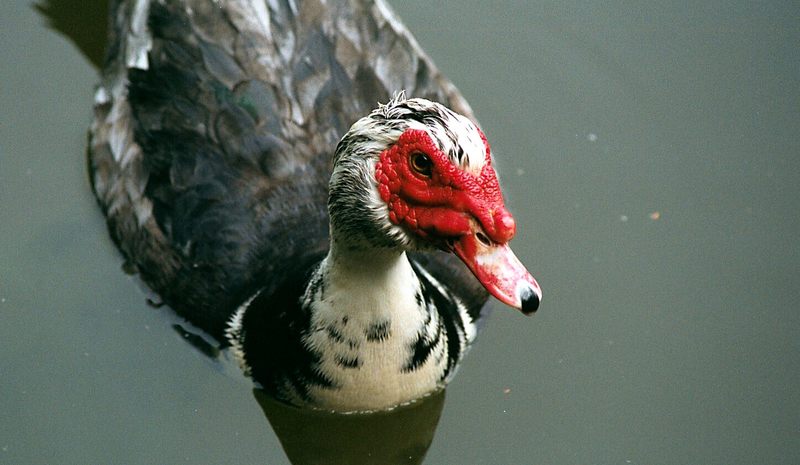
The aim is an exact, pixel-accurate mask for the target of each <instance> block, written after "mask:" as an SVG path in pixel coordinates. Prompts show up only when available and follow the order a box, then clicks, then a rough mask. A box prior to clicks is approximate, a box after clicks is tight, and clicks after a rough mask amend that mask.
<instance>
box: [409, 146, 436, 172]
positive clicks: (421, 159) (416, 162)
mask: <svg viewBox="0 0 800 465" xmlns="http://www.w3.org/2000/svg"><path fill="white" fill-rule="evenodd" d="M409 161H410V162H411V169H413V170H414V171H416V172H417V173H419V174H421V175H423V176H426V177H431V171H432V170H433V162H432V161H431V159H430V157H428V156H427V155H425V154H424V153H422V152H414V153H412V154H411V157H409Z"/></svg>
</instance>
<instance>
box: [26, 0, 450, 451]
mask: <svg viewBox="0 0 800 465" xmlns="http://www.w3.org/2000/svg"><path fill="white" fill-rule="evenodd" d="M33 7H34V8H35V9H36V10H37V11H38V12H39V13H40V14H41V15H42V16H44V17H45V18H47V21H48V26H49V27H51V28H52V29H54V30H55V31H57V32H59V33H60V34H62V35H63V36H65V37H66V38H67V39H69V40H70V41H71V42H72V43H73V44H75V46H76V47H77V48H78V49H79V50H80V52H81V53H82V54H83V55H84V56H85V57H86V59H87V60H89V62H91V63H92V65H94V66H95V67H96V68H97V69H98V70H99V69H100V68H101V67H102V65H103V61H104V59H105V47H106V37H107V32H108V30H107V25H108V22H107V21H108V1H107V0H85V1H83V2H73V1H71V0H44V1H43V2H41V3H37V4H34V5H33ZM90 103H91V102H87V103H86V104H87V105H89V104H90ZM187 326H188V327H191V325H187ZM173 329H175V331H176V332H178V333H179V334H181V336H182V337H183V339H184V340H185V341H186V342H187V343H189V344H190V345H191V346H193V347H194V348H196V349H197V350H199V351H200V352H202V353H203V354H204V355H206V356H208V357H209V358H212V359H216V358H217V357H218V356H219V354H220V352H219V348H218V347H217V346H216V345H214V344H210V343H209V342H208V339H209V338H207V337H203V336H201V335H199V334H197V333H196V331H198V330H197V329H196V328H191V329H186V328H184V327H183V326H181V325H173ZM253 394H254V396H255V398H256V400H257V401H258V403H259V405H260V406H261V409H262V410H263V412H264V414H265V415H266V417H267V420H268V421H269V423H270V425H271V426H272V429H273V430H274V432H275V434H276V436H277V437H278V439H279V441H280V443H281V445H282V446H283V449H284V452H285V453H286V455H287V457H288V458H289V460H290V461H291V462H292V463H293V464H295V465H307V464H331V463H335V464H365V465H369V464H384V465H394V464H419V463H422V461H423V459H424V457H425V454H426V452H427V451H428V448H429V447H430V445H431V442H432V441H433V437H434V434H435V432H436V426H437V425H438V423H439V418H440V416H441V413H442V408H443V407H444V399H445V393H444V390H441V391H438V392H436V393H434V394H432V395H430V396H428V397H426V398H424V399H422V400H420V401H417V402H415V403H413V404H411V405H407V406H403V407H399V408H397V409H394V410H392V411H388V412H377V413H371V414H335V413H328V412H322V411H316V410H304V409H300V408H297V407H294V406H290V405H287V404H284V403H282V402H279V401H276V400H275V399H273V398H271V397H269V396H268V395H267V394H266V393H264V392H263V391H261V390H258V389H255V390H254V391H253Z"/></svg>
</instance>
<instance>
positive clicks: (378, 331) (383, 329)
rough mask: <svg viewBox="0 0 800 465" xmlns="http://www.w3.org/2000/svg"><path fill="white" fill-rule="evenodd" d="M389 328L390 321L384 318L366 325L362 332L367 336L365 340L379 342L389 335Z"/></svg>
mask: <svg viewBox="0 0 800 465" xmlns="http://www.w3.org/2000/svg"><path fill="white" fill-rule="evenodd" d="M390 329H391V322H390V321H388V320H384V321H380V322H377V323H372V324H370V325H369V326H368V327H367V330H366V331H365V332H364V335H365V336H366V337H367V341H369V342H380V341H384V340H386V339H387V338H388V337H389V331H390Z"/></svg>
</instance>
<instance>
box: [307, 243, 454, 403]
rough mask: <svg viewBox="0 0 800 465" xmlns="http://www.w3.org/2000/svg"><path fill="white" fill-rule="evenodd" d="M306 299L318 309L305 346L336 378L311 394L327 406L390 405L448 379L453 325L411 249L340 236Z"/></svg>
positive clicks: (329, 375) (312, 310) (312, 308)
mask: <svg viewBox="0 0 800 465" xmlns="http://www.w3.org/2000/svg"><path fill="white" fill-rule="evenodd" d="M333 237H334V238H335V235H333ZM303 305H304V306H305V307H306V308H307V309H308V310H309V311H310V315H311V324H310V328H309V331H308V332H307V335H306V337H305V341H304V342H305V345H306V347H308V348H309V350H312V351H313V352H315V353H316V354H317V356H318V357H319V370H320V371H321V372H322V373H323V374H324V375H325V376H326V377H327V378H329V379H330V380H331V381H332V384H333V387H332V388H319V389H314V390H313V392H311V393H310V394H311V396H312V397H313V398H314V399H315V401H316V402H317V403H319V404H320V405H323V406H325V405H328V406H331V407H334V408H336V409H338V410H343V409H344V410H371V409H379V408H387V407H391V406H394V405H397V404H400V403H403V402H407V401H410V400H412V399H415V398H418V397H420V396H422V395H424V394H425V393H428V392H430V391H432V390H434V389H435V388H436V387H438V386H439V385H441V384H442V383H443V381H444V377H445V375H446V371H447V364H448V357H447V350H448V348H447V334H446V330H445V328H444V326H443V325H442V324H441V322H440V316H439V314H438V312H437V311H436V308H435V306H434V305H431V301H430V300H429V299H427V298H425V296H424V295H423V286H422V284H421V283H420V280H419V278H418V276H417V274H416V272H415V271H414V269H413V268H412V266H411V264H410V263H409V261H408V258H407V257H406V254H405V252H404V251H402V250H399V249H394V248H369V247H357V246H356V247H354V246H353V245H352V244H341V243H338V242H337V241H336V240H335V239H334V240H333V241H332V244H331V249H330V252H329V253H328V255H327V257H326V258H325V260H323V261H322V263H321V265H320V267H319V268H318V270H317V271H316V272H315V274H314V276H313V277H312V279H311V281H310V283H309V285H308V288H307V290H306V293H305V295H304V297H303ZM420 348H422V352H421V350H420Z"/></svg>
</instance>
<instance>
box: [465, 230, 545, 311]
mask: <svg viewBox="0 0 800 465" xmlns="http://www.w3.org/2000/svg"><path fill="white" fill-rule="evenodd" d="M475 229H476V230H475V231H474V232H473V233H472V234H466V235H464V236H461V238H459V239H458V240H457V241H455V242H453V243H452V247H453V252H454V253H455V254H456V255H457V256H458V257H459V258H460V259H461V260H462V261H463V262H464V263H465V264H466V265H467V267H468V268H469V269H470V271H472V273H473V274H474V275H475V277H476V278H478V281H480V282H481V284H483V287H485V288H486V290H487V291H489V293H490V294H492V295H493V296H495V297H497V299H498V300H500V301H501V302H503V303H504V304H507V305H510V306H512V307H514V308H516V309H518V310H521V311H522V312H523V313H525V314H526V315H530V314H532V313H533V312H535V311H536V309H537V308H539V302H540V301H541V300H542V290H541V288H540V287H539V283H537V282H536V280H535V279H534V278H533V276H531V274H530V273H529V272H528V270H527V269H526V268H525V265H523V264H522V263H521V262H520V261H519V259H518V258H517V256H516V255H514V252H513V251H512V250H511V247H509V246H508V243H507V242H506V243H504V244H499V243H495V242H492V241H491V240H490V239H489V238H488V237H487V236H486V234H484V233H483V232H482V231H481V230H480V228H475Z"/></svg>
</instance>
